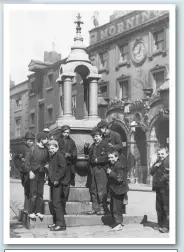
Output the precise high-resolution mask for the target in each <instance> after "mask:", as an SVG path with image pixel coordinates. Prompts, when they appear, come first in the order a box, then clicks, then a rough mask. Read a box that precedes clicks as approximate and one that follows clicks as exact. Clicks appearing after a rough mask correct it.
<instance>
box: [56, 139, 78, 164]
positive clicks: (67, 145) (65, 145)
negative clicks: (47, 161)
mask: <svg viewBox="0 0 184 252" xmlns="http://www.w3.org/2000/svg"><path fill="white" fill-rule="evenodd" d="M57 141H58V144H59V150H60V151H61V152H62V153H63V154H64V155H65V153H69V154H70V155H71V157H70V158H67V160H66V161H67V164H70V165H74V164H75V162H76V158H77V147H76V144H75V142H74V141H73V139H71V138H70V137H68V138H66V139H64V138H63V137H62V136H59V137H58V139H57Z"/></svg>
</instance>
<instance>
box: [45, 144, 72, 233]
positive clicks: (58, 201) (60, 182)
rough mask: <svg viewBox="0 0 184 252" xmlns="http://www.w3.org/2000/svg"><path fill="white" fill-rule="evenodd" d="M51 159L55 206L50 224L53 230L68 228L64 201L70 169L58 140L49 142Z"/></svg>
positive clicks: (52, 198)
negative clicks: (60, 149)
mask: <svg viewBox="0 0 184 252" xmlns="http://www.w3.org/2000/svg"><path fill="white" fill-rule="evenodd" d="M48 148H49V154H50V161H49V171H48V174H49V178H48V181H49V185H50V187H51V188H50V189H51V190H50V193H51V195H50V197H51V205H52V208H53V224H52V225H49V226H48V227H49V228H50V230H51V231H64V230H66V223H65V219H64V203H63V201H62V198H63V195H64V190H65V188H66V187H67V186H68V184H69V182H70V170H69V169H67V164H66V160H65V157H64V154H63V153H62V152H60V151H59V144H58V142H57V141H56V140H50V141H49V143H48Z"/></svg>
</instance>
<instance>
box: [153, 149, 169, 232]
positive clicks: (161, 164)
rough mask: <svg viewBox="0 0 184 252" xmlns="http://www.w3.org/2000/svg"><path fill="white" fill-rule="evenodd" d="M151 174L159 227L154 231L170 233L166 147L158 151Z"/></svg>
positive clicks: (167, 155) (167, 156)
mask: <svg viewBox="0 0 184 252" xmlns="http://www.w3.org/2000/svg"><path fill="white" fill-rule="evenodd" d="M150 174H151V175H152V176H153V182H152V183H153V191H156V211H157V218H158V226H156V227H154V229H156V230H158V231H160V232H161V233H168V232H169V154H168V148H167V147H166V146H161V147H159V148H158V150H157V160H156V162H155V163H154V164H153V166H152V168H151V170H150Z"/></svg>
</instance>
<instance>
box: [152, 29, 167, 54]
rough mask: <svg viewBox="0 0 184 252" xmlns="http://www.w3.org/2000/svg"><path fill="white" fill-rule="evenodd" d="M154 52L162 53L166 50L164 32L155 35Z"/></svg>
mask: <svg viewBox="0 0 184 252" xmlns="http://www.w3.org/2000/svg"><path fill="white" fill-rule="evenodd" d="M153 42H154V43H153V52H157V51H161V50H163V49H164V46H165V45H164V30H160V31H157V32H154V33H153Z"/></svg>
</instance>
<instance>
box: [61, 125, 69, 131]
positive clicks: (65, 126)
mask: <svg viewBox="0 0 184 252" xmlns="http://www.w3.org/2000/svg"><path fill="white" fill-rule="evenodd" d="M65 130H70V127H69V126H68V125H63V126H62V127H61V131H65Z"/></svg>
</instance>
